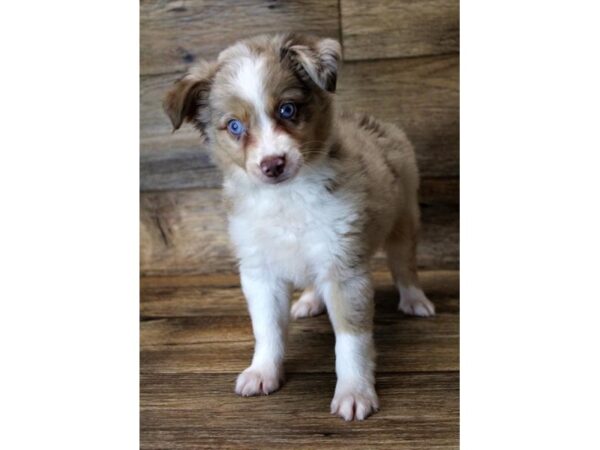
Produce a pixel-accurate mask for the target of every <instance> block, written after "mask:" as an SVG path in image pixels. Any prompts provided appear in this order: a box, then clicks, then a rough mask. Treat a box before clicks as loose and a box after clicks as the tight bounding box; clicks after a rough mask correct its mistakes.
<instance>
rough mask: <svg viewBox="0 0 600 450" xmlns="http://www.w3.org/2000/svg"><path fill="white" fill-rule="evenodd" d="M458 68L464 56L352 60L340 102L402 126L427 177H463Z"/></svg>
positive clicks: (343, 80)
mask: <svg viewBox="0 0 600 450" xmlns="http://www.w3.org/2000/svg"><path fill="white" fill-rule="evenodd" d="M458 68H459V59H458V56H435V57H425V58H414V59H404V60H379V61H365V62H356V63H347V64H345V66H344V67H343V69H342V72H341V78H340V88H339V91H338V96H339V97H338V98H339V104H340V105H341V107H343V108H346V109H351V110H354V111H364V112H367V113H369V114H372V115H374V116H376V117H379V118H381V119H382V120H387V121H390V122H392V123H396V124H400V125H401V126H402V127H403V128H404V129H405V131H406V133H407V135H408V137H409V138H410V139H411V141H412V143H413V145H414V147H415V151H416V154H417V159H418V162H419V169H420V171H421V174H422V176H424V177H443V176H458V174H459V154H458V148H459V114H458V112H459V86H458Z"/></svg>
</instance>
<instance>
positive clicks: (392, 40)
mask: <svg viewBox="0 0 600 450" xmlns="http://www.w3.org/2000/svg"><path fill="white" fill-rule="evenodd" d="M340 6H341V20H342V39H343V42H344V58H345V59H346V60H361V59H378V58H402V57H410V56H422V55H437V54H443V53H455V52H456V53H457V52H458V49H459V2H458V0H341V1H340Z"/></svg>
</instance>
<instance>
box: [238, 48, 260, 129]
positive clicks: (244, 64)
mask: <svg viewBox="0 0 600 450" xmlns="http://www.w3.org/2000/svg"><path fill="white" fill-rule="evenodd" d="M265 66H266V61H265V59H264V58H260V57H258V58H256V57H254V58H253V57H245V58H242V59H241V60H240V61H239V68H238V70H237V72H236V74H235V77H234V85H235V89H236V92H237V94H238V95H239V96H240V97H242V98H244V100H247V101H248V102H250V103H251V104H252V105H253V106H254V108H255V109H256V113H257V114H259V116H260V118H259V119H260V121H261V122H262V121H263V120H264V119H266V98H265V96H266V92H265V84H266V67H265Z"/></svg>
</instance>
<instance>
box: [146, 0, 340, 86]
mask: <svg viewBox="0 0 600 450" xmlns="http://www.w3.org/2000/svg"><path fill="white" fill-rule="evenodd" d="M281 31H297V32H303V33H309V34H315V35H318V36H327V37H333V38H336V39H337V38H339V35H340V30H339V11H338V2H337V0H299V1H294V2H282V1H264V0H243V1H231V0H230V1H222V0H188V1H184V2H182V1H162V0H142V2H141V6H140V60H141V64H140V70H141V73H142V74H143V75H147V74H158V73H167V72H174V71H183V70H185V69H186V68H188V67H189V66H190V65H191V64H193V63H194V62H195V61H197V60H198V59H199V58H203V59H212V58H215V57H216V56H217V55H218V54H219V52H220V51H221V50H223V49H224V48H225V47H227V46H229V45H231V44H232V43H234V42H235V41H237V40H238V39H242V38H246V37H248V36H252V35H257V34H263V33H275V32H281Z"/></svg>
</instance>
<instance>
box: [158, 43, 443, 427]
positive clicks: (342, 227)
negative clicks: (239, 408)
mask: <svg viewBox="0 0 600 450" xmlns="http://www.w3.org/2000/svg"><path fill="white" fill-rule="evenodd" d="M340 59H341V48H340V45H339V43H338V42H336V41H334V40H332V39H318V38H314V37H307V36H299V35H290V34H287V35H276V36H259V37H256V38H252V39H249V40H245V41H241V42H238V43H236V44H235V45H233V46H232V47H229V48H228V49H226V50H224V51H223V52H222V53H221V54H220V55H219V58H218V59H217V61H212V62H204V63H202V64H200V65H199V66H198V67H196V68H195V69H193V70H191V71H190V73H189V74H187V75H186V76H185V77H184V78H182V79H181V80H179V81H178V82H176V83H175V85H174V87H173V88H172V90H171V91H170V92H169V93H168V94H167V96H166V99H165V104H164V105H165V110H166V112H167V114H168V115H169V117H170V118H171V120H172V123H173V126H174V128H175V129H177V128H179V126H180V125H181V124H182V123H183V122H184V121H187V122H191V123H192V124H194V125H195V126H196V128H197V129H198V130H199V131H200V133H201V134H202V136H203V138H205V139H207V140H208V141H209V143H210V144H211V147H212V150H213V155H214V159H215V160H216V162H217V164H218V165H219V167H220V168H221V169H222V170H223V173H224V180H225V181H224V194H225V198H226V200H227V204H228V214H229V233H230V236H231V239H232V241H233V243H234V246H235V248H236V252H237V256H238V258H239V262H240V275H241V282H242V288H243V291H244V295H245V296H246V299H247V302H248V307H249V311H250V315H251V318H252V326H253V331H254V335H255V339H256V346H255V352H254V357H253V359H252V363H251V365H250V367H248V369H246V370H245V371H244V372H242V373H241V374H240V376H239V377H238V379H237V383H236V388H235V390H236V392H237V393H238V394H240V395H257V394H269V393H271V392H273V391H275V390H277V389H278V388H279V387H280V385H281V383H282V380H283V373H284V372H283V360H284V352H285V343H286V335H287V326H288V321H289V317H290V298H291V293H292V291H293V289H294V288H302V289H305V292H304V294H303V295H302V296H301V298H300V300H299V301H298V302H297V303H296V304H295V305H294V306H293V307H292V308H291V315H292V317H293V318H295V319H298V318H301V317H307V316H311V315H316V314H320V313H321V312H323V311H324V310H325V309H326V310H327V313H328V314H329V316H330V319H331V323H332V325H333V328H334V331H335V335H336V345H335V351H336V372H337V376H338V381H337V386H336V389H335V394H334V397H333V401H332V402H331V412H332V413H335V414H338V415H339V416H341V417H342V418H344V419H346V420H352V419H358V420H362V419H364V418H366V417H367V416H368V415H369V414H371V413H373V412H374V411H376V410H377V408H378V399H377V394H376V392H375V372H374V371H375V349H374V345H373V309H374V308H373V287H372V283H371V279H370V276H369V260H370V258H371V256H372V255H373V253H374V252H375V251H376V250H377V248H379V247H381V246H383V248H384V249H385V250H386V252H387V256H388V261H389V267H390V270H391V272H392V275H393V277H394V280H395V282H396V284H397V286H398V289H399V291H400V294H401V300H400V305H399V308H400V309H401V310H402V311H403V312H404V313H406V314H415V315H420V316H429V315H433V314H434V306H433V304H432V303H431V302H430V301H429V300H428V299H427V297H426V296H425V294H424V293H423V291H422V290H421V289H420V288H419V287H418V279H417V272H416V262H415V253H416V237H417V230H418V225H419V207H418V203H417V190H418V180H419V177H418V171H417V166H416V162H415V156H414V152H413V150H412V147H411V145H410V143H409V141H408V140H407V138H406V136H405V134H404V133H403V132H402V131H401V130H400V129H398V128H397V127H395V126H393V125H390V124H385V123H381V122H379V121H377V120H375V119H373V118H371V117H369V116H365V115H360V114H359V115H352V114H344V113H339V112H337V111H336V108H335V101H334V97H335V96H334V94H333V93H334V91H335V87H336V79H337V72H338V66H339V61H340ZM287 103H292V104H293V105H294V106H295V108H296V113H295V115H294V117H293V118H290V119H283V118H282V117H281V115H280V113H279V111H280V108H281V105H282V104H287ZM232 120H239V121H240V122H241V123H242V124H243V125H244V128H245V132H244V133H243V134H242V135H240V136H235V135H233V134H232V133H231V132H230V131H229V130H228V123H229V122H230V121H232ZM273 158H278V159H279V160H280V161H281V162H282V163H281V164H284V166H283V169H282V172H281V174H280V175H277V176H273V175H272V174H267V172H265V170H264V169H263V168H262V167H263V165H264V164H265V161H271V160H272V159H273Z"/></svg>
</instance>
